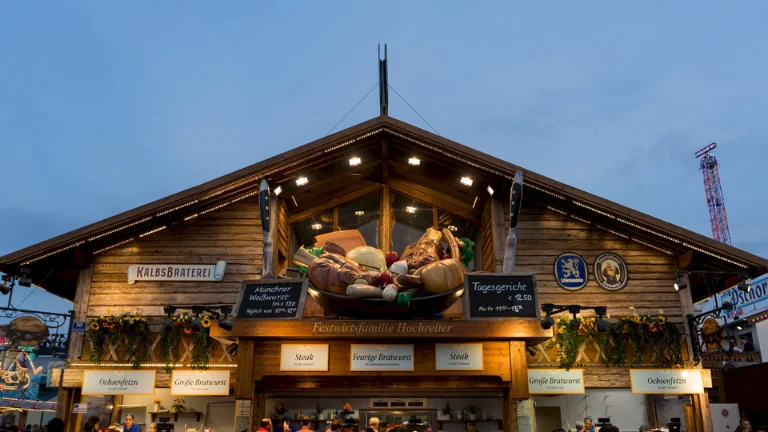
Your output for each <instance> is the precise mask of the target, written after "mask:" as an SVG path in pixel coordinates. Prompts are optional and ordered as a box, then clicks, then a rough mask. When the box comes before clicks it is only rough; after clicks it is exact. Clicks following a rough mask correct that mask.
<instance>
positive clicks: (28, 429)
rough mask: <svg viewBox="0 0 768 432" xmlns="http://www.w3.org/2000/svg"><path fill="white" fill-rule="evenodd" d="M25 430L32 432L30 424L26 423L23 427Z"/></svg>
mask: <svg viewBox="0 0 768 432" xmlns="http://www.w3.org/2000/svg"><path fill="white" fill-rule="evenodd" d="M24 431H25V432H32V425H27V427H25V428H24Z"/></svg>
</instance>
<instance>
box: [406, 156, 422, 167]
mask: <svg viewBox="0 0 768 432" xmlns="http://www.w3.org/2000/svg"><path fill="white" fill-rule="evenodd" d="M408 165H412V166H419V165H421V159H419V158H417V157H410V158H408Z"/></svg>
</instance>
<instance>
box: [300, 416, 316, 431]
mask: <svg viewBox="0 0 768 432" xmlns="http://www.w3.org/2000/svg"><path fill="white" fill-rule="evenodd" d="M301 430H302V431H303V432H313V431H312V420H311V419H310V418H309V416H304V418H302V419H301Z"/></svg>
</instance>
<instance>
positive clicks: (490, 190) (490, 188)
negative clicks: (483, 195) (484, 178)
mask: <svg viewBox="0 0 768 432" xmlns="http://www.w3.org/2000/svg"><path fill="white" fill-rule="evenodd" d="M486 190H487V191H488V193H489V194H490V195H491V196H493V188H492V187H490V186H488V189H486Z"/></svg>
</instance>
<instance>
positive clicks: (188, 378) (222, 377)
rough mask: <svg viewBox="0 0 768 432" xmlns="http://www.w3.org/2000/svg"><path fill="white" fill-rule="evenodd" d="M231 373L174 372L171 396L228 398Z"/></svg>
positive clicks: (211, 371) (207, 371) (225, 371)
mask: <svg viewBox="0 0 768 432" xmlns="http://www.w3.org/2000/svg"><path fill="white" fill-rule="evenodd" d="M229 375H230V373H229V371H228V370H224V371H213V370H206V371H202V370H174V371H173V373H172V374H171V394H172V395H174V396H227V395H229Z"/></svg>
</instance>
